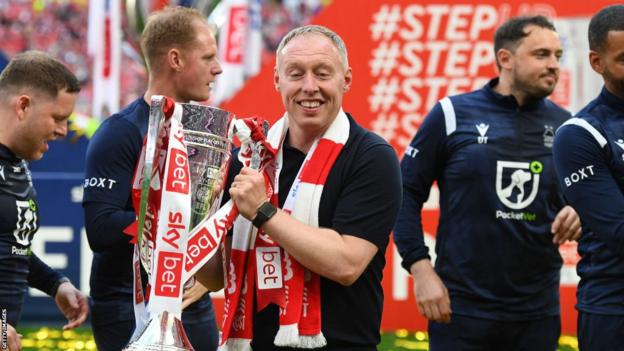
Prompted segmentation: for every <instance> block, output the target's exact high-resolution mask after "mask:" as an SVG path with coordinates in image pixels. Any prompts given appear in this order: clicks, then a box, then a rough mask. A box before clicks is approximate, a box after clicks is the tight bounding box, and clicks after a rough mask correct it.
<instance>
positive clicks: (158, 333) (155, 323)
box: [124, 311, 195, 351]
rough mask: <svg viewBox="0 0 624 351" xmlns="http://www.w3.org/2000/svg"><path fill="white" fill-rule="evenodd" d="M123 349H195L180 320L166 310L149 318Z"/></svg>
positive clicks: (146, 350) (187, 350)
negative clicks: (139, 332)
mask: <svg viewBox="0 0 624 351" xmlns="http://www.w3.org/2000/svg"><path fill="white" fill-rule="evenodd" d="M124 350H128V351H135V350H137V351H138V350H142V351H195V349H194V348H193V346H192V345H191V343H190V342H189V340H188V338H187V337H186V333H185V332H184V327H183V326H182V321H181V320H179V319H178V318H176V317H175V316H174V315H173V314H170V313H169V312H167V311H163V312H161V313H160V314H159V315H158V317H156V318H153V319H152V320H150V321H149V322H148V323H147V325H146V326H145V329H143V331H142V332H141V334H140V335H139V337H138V338H136V339H135V340H133V341H131V342H130V343H129V344H128V346H126V347H125V348H124Z"/></svg>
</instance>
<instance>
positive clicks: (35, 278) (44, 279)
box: [28, 253, 63, 297]
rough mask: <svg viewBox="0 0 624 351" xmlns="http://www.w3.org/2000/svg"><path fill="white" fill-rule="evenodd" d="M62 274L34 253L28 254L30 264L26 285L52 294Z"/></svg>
mask: <svg viewBox="0 0 624 351" xmlns="http://www.w3.org/2000/svg"><path fill="white" fill-rule="evenodd" d="M61 278H63V276H62V275H61V274H60V273H59V272H57V271H55V270H54V269H52V268H51V267H50V266H48V265H47V264H45V262H43V261H41V259H39V257H37V255H35V254H34V253H33V254H31V255H30V266H29V270H28V286H31V287H33V288H36V289H39V290H41V291H43V292H44V293H46V294H48V295H50V296H52V297H54V296H53V294H54V293H56V291H54V290H56V287H58V285H57V282H58V281H59V280H61Z"/></svg>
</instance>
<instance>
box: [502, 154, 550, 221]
mask: <svg viewBox="0 0 624 351" xmlns="http://www.w3.org/2000/svg"><path fill="white" fill-rule="evenodd" d="M543 170H544V167H543V165H542V163H541V162H539V161H533V162H513V161H498V162H497V163H496V195H497V196H498V199H499V200H500V201H501V202H502V203H503V204H504V205H505V206H506V207H508V208H510V209H513V210H521V209H524V208H526V207H527V206H529V205H530V204H531V203H532V202H533V200H535V197H536V196H537V192H538V190H539V180H540V174H541V173H542V171H543ZM496 218H502V219H511V220H522V221H534V220H535V218H536V215H535V214H534V213H530V212H505V211H501V210H497V211H496Z"/></svg>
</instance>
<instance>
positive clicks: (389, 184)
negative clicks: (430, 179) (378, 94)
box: [332, 135, 401, 250]
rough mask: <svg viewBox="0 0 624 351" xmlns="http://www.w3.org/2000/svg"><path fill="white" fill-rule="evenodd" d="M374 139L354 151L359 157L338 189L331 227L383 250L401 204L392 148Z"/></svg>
mask: <svg viewBox="0 0 624 351" xmlns="http://www.w3.org/2000/svg"><path fill="white" fill-rule="evenodd" d="M375 138H379V140H378V142H375V143H373V144H372V145H369V146H365V148H364V149H362V150H361V151H360V150H358V152H357V154H358V155H359V156H361V157H360V158H358V159H357V161H356V163H355V164H354V167H353V171H352V173H351V174H350V175H349V181H348V182H347V184H346V185H345V187H344V188H342V189H341V190H340V196H339V197H338V200H337V201H338V202H337V203H336V208H335V210H334V213H333V217H332V227H333V229H334V230H336V231H337V232H338V233H340V234H346V235H352V236H355V237H358V238H361V239H364V240H366V241H369V242H371V243H373V244H375V245H376V246H377V247H378V248H380V249H381V250H385V249H386V247H387V246H388V241H389V237H390V232H391V231H392V227H393V226H394V223H395V220H396V216H397V213H398V211H399V207H400V205H401V174H400V172H399V160H398V158H397V155H396V152H395V151H394V149H393V148H392V147H391V146H390V145H389V144H387V143H386V142H385V141H383V140H382V139H381V138H380V137H378V136H376V135H375Z"/></svg>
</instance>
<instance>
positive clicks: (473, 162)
mask: <svg viewBox="0 0 624 351" xmlns="http://www.w3.org/2000/svg"><path fill="white" fill-rule="evenodd" d="M494 45H495V47H494V49H495V53H496V62H497V65H498V68H499V70H500V77H499V78H496V79H493V80H491V81H490V82H489V83H488V84H487V85H486V86H485V87H484V88H483V89H480V90H477V91H474V92H471V93H467V94H463V95H458V96H453V97H450V98H449V97H446V98H444V99H442V100H441V101H440V102H439V103H438V104H436V106H435V107H434V108H433V109H432V110H431V112H430V113H429V115H428V116H427V117H426V119H425V121H424V122H423V125H422V126H421V128H420V130H419V131H418V133H417V134H416V136H415V137H414V140H413V141H412V143H411V145H410V146H409V147H408V148H407V150H406V152H405V155H404V157H403V161H402V163H401V168H402V173H403V193H404V200H403V205H402V208H401V212H400V214H399V219H398V221H397V224H396V227H395V230H394V239H395V242H396V244H397V247H398V249H399V253H400V254H401V256H402V258H403V262H402V264H403V267H404V268H405V269H407V270H408V271H410V273H411V274H412V275H413V277H414V292H415V295H416V300H417V302H418V308H419V311H420V313H421V314H422V315H423V316H425V317H426V318H428V319H429V320H430V323H429V333H430V335H429V338H430V349H431V350H433V351H437V350H448V351H456V350H492V351H494V350H538V351H539V350H555V349H556V348H557V342H558V337H559V333H560V329H561V328H560V319H559V275H560V268H561V264H562V260H561V257H560V255H559V252H558V248H557V245H558V244H559V243H561V242H564V241H565V240H568V239H571V238H574V236H575V235H577V234H578V232H579V227H580V224H579V222H578V217H577V216H576V213H575V212H574V210H572V208H570V207H569V206H565V205H564V202H563V198H562V195H561V193H560V190H559V187H558V184H557V179H556V176H555V169H554V166H553V161H552V153H551V148H552V143H553V138H554V132H555V130H556V129H557V128H558V127H559V126H560V125H561V124H562V123H563V122H564V121H565V120H566V119H568V118H569V113H568V112H567V111H565V110H563V109H562V108H560V107H558V106H557V105H555V104H554V103H552V102H551V101H549V100H546V99H545V98H546V96H548V95H549V94H550V93H551V92H552V91H553V89H554V87H555V85H556V83H557V79H558V75H559V58H560V57H561V45H560V42H559V38H558V36H557V33H556V31H555V28H554V26H553V25H552V23H551V22H550V21H549V20H548V19H546V18H545V17H542V16H537V17H528V18H527V17H524V18H515V19H512V20H510V21H509V22H507V23H505V24H504V25H502V26H501V27H500V28H499V29H498V30H497V32H496V35H495V40H494ZM434 181H437V184H438V187H439V189H440V222H439V225H438V233H437V244H436V253H437V260H436V263H435V270H434V269H433V268H432V266H431V262H430V256H429V254H428V249H427V247H426V246H425V244H424V241H423V229H422V225H421V213H420V212H421V209H422V205H423V203H424V202H425V201H426V199H427V197H428V195H429V190H430V187H431V185H432V184H433V182H434ZM553 235H554V236H553Z"/></svg>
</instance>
